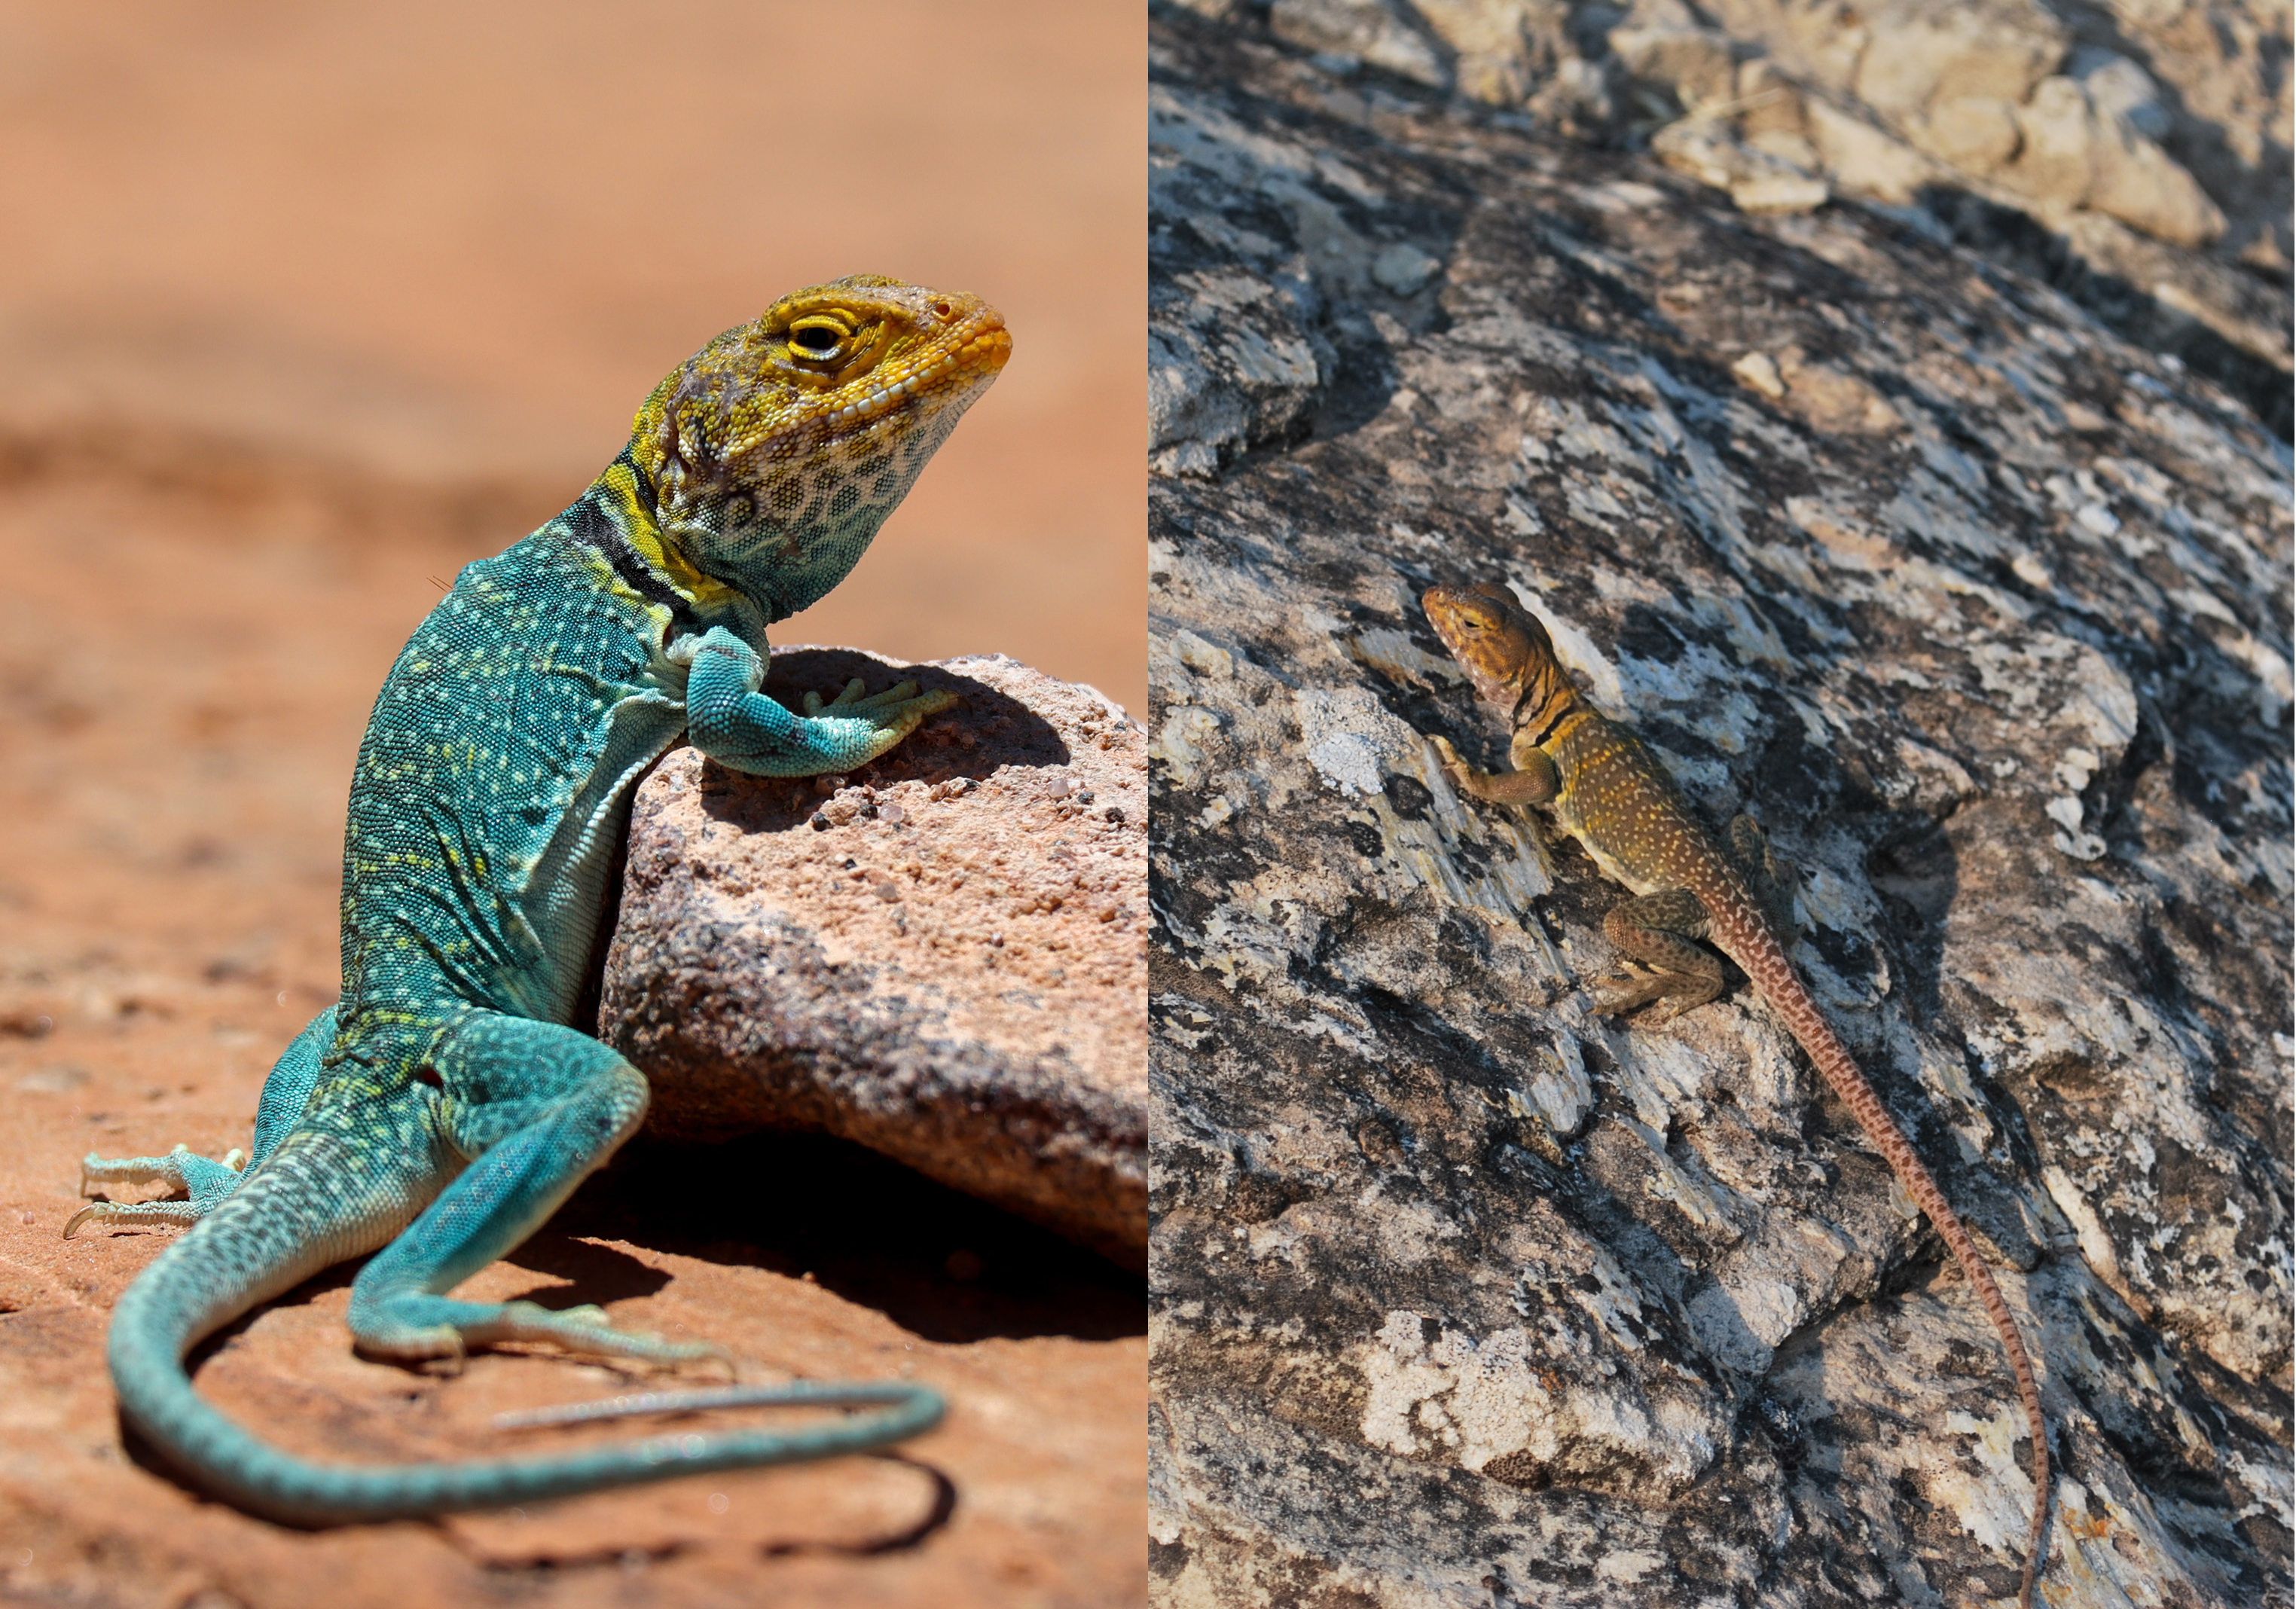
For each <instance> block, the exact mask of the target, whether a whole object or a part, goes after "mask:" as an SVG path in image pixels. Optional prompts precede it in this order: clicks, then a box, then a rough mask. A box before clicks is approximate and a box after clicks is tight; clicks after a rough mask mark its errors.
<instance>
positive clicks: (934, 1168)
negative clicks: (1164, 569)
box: [599, 648, 1147, 1267]
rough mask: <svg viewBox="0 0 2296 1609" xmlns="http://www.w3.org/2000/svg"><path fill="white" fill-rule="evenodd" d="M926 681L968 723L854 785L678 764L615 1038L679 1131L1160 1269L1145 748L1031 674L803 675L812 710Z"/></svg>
mask: <svg viewBox="0 0 2296 1609" xmlns="http://www.w3.org/2000/svg"><path fill="white" fill-rule="evenodd" d="M855 676H859V677H865V679H866V680H867V682H868V684H869V685H870V687H871V688H872V689H877V688H881V687H883V686H885V685H889V684H890V682H891V681H893V680H895V679H898V678H899V677H914V678H916V679H917V680H918V681H920V682H921V683H922V685H924V686H925V687H926V688H928V689H931V688H935V687H947V688H950V689H953V690H955V692H957V693H958V694H961V695H962V696H963V697H964V701H965V702H964V705H963V706H962V707H961V708H959V709H957V710H952V711H949V712H947V713H944V714H942V715H939V716H936V717H934V718H932V719H931V720H930V721H929V722H928V723H927V724H926V725H925V726H924V727H921V728H920V729H919V730H918V731H916V732H915V733H914V734H912V735H910V736H909V737H908V738H907V739H906V740H905V741H904V742H903V743H901V744H900V746H899V747H898V748H897V749H895V750H894V751H892V752H891V753H890V754H888V755H886V756H885V757H884V758H883V759H879V760H877V761H875V762H873V764H871V765H869V766H868V767H865V768H863V769H862V770H860V771H858V772H857V773H855V774H854V775H852V776H849V777H830V778H801V779H794V780H790V781H780V780H775V779H770V778H764V777H754V776H743V775H742V774H741V773H738V772H734V771H730V770H727V769H726V768H723V767H720V766H717V765H716V764H714V763H712V762H709V761H706V760H704V759H702V758H701V755H700V754H699V753H697V752H696V751H693V750H691V749H680V750H678V751H674V752H673V753H672V754H671V755H670V756H669V757H668V759H665V760H664V761H663V762H662V764H661V765H660V767H659V768H657V769H656V770H655V771H654V773H653V775H652V776H650V777H648V778H647V779H646V781H645V782H644V784H642V785H641V786H640V788H639V790H638V793H637V800H636V803H635V807H634V809H633V813H632V819H631V828H630V851H629V865H628V870H627V875H626V878H625V881H624V885H623V894H622V904H621V911H620V916H619V923H618V924H617V926H616V929H615V932H614V938H613V941H612V945H611V948H610V950H609V952H608V956H607V959H606V971H605V980H604V985H603V1001H602V1005H601V1009H600V1014H599V1037H600V1038H603V1039H604V1040H606V1041H607V1043H609V1044H611V1045H612V1046H613V1047H615V1048H617V1049H618V1050H620V1051H621V1052H622V1053H623V1054H624V1055H627V1056H628V1057H629V1058H630V1059H631V1060H632V1061H633V1062H635V1063H636V1064H637V1065H638V1067H640V1068H641V1069H642V1070H643V1071H644V1072H645V1073H646V1075H647V1077H648V1079H649V1080H651V1082H652V1086H653V1106H652V1112H651V1113H650V1115H649V1117H648V1119H647V1121H648V1125H649V1127H650V1129H652V1131H653V1132H655V1133H658V1134H660V1135H663V1136H665V1137H671V1138H676V1139H718V1138H726V1137H732V1136H734V1135H739V1134H743V1133H749V1132H752V1131H756V1130H759V1129H819V1130H823V1131H825V1132H827V1133H831V1134H834V1135H838V1136H840V1137H843V1138H846V1139H849V1140H853V1141H856V1142H857V1143H859V1144H862V1145H868V1146H870V1147H871V1148H873V1149H874V1150H877V1151H881V1152H882V1153H885V1154H887V1155H889V1156H891V1157H894V1158H896V1159H897V1160H898V1161H900V1162H905V1163H906V1164H908V1165H909V1166H910V1167H913V1168H914V1169H916V1170H918V1171H919V1172H921V1173H923V1174H925V1175H926V1176H927V1177H929V1178H934V1179H938V1180H939V1181H940V1182H941V1183H943V1184H947V1185H949V1186H954V1187H955V1188H957V1189H961V1190H964V1191H966V1192H967V1193H969V1194H973V1195H977V1196H980V1197H982V1198H983V1199H985V1200H988V1201H991V1202H994V1203H997V1204H998V1205H1000V1206H1002V1207H1005V1208H1006V1209H1007V1210H1009V1211H1013V1212H1017V1213H1019V1214H1021V1216H1023V1217H1025V1218H1029V1219H1033V1220H1035V1221H1037V1222H1038V1223H1042V1224H1044V1225H1046V1226H1047V1227H1051V1228H1053V1229H1055V1230H1058V1231H1059V1232H1061V1233H1062V1234H1063V1235H1068V1236H1069V1237H1070V1238H1071V1239H1074V1240H1077V1241H1079V1242H1081V1243H1082V1244H1087V1245H1089V1246H1091V1247H1093V1248H1094V1249H1095V1250H1097V1251H1100V1252H1103V1253H1105V1254H1107V1255H1109V1256H1111V1257H1113V1258H1115V1259H1117V1260H1119V1261H1124V1262H1126V1263H1128V1264H1129V1265H1130V1266H1133V1267H1138V1266H1140V1265H1141V1262H1142V1260H1143V1259H1144V1254H1145V1245H1146V1238H1147V1217H1146V1210H1147V1209H1146V1200H1147V1198H1146V1146H1147V1116H1146V1101H1147V1086H1146V1080H1145V1071H1144V1056H1145V1054H1146V1051H1145V1045H1146V1032H1147V1030H1146V1022H1145V1019H1144V1015H1143V1013H1142V1005H1141V1002H1142V998H1143V991H1144V987H1145V975H1146V973H1145V968H1146V956H1145V952H1144V932H1145V928H1146V915H1147V909H1146V866H1147V859H1146V842H1147V835H1146V816H1145V805H1146V787H1147V781H1146V770H1147V761H1146V759H1145V756H1144V749H1145V736H1144V734H1143V732H1142V731H1141V729H1140V728H1139V727H1138V726H1136V724H1134V723H1133V722H1132V721H1131V720H1129V719H1128V718H1127V717H1126V716H1125V714H1124V712H1123V710H1120V709H1119V708H1118V707H1117V706H1116V705H1114V704H1112V703H1111V702H1109V701H1108V700H1107V699H1105V698H1104V697H1103V696H1102V695H1101V694H1098V693H1096V692H1095V691H1094V690H1093V689H1092V688H1090V687H1085V686H1080V685H1073V684H1070V683H1066V682H1059V681H1055V680H1054V679H1053V678H1052V677H1047V676H1045V675H1042V674H1041V673H1039V672H1037V671H1035V670H1032V669H1029V667H1027V666H1025V665H1022V664H1021V663H1020V662H1019V661H1015V660H1011V659H1006V658H1003V657H1001V656H972V657H967V658H963V659H955V660H947V661H938V662H936V663H934V664H931V665H916V666H894V665H891V664H890V663H889V662H887V661H879V660H876V659H874V658H873V657H871V656H869V655H866V654H863V653H856V652H853V651H850V650H840V649H811V648H800V649H790V650H783V651H780V652H777V653H775V655H774V658H773V664H772V670H771V675H770V677H769V679H768V681H767V692H768V693H769V694H772V695H773V696H775V697H778V698H781V699H783V700H784V701H785V702H788V703H790V704H791V707H793V708H794V707H796V706H797V703H798V700H799V695H800V694H801V693H802V692H803V691H805V690H814V691H819V692H821V693H823V694H824V696H826V695H828V694H832V693H834V692H835V691H836V690H837V689H838V688H839V687H840V686H842V685H844V684H845V682H846V681H847V679H848V678H849V677H855Z"/></svg>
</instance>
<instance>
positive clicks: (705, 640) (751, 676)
mask: <svg viewBox="0 0 2296 1609" xmlns="http://www.w3.org/2000/svg"><path fill="white" fill-rule="evenodd" d="M765 680H766V664H765V661H764V660H763V659H762V658H761V657H760V656H759V655H758V651H757V650H756V649H754V648H752V647H750V644H747V643H745V642H743V641H742V639H741V638H740V637H738V636H734V634H733V633H732V632H730V631H728V630H726V628H724V627H723V626H714V627H712V628H710V629H709V633H708V634H707V635H706V636H703V637H702V638H701V641H700V642H699V643H697V644H695V645H694V648H693V669H691V671H690V672H689V673H688V675H687V677H686V684H685V730H686V736H687V737H688V738H689V739H690V740H691V741H692V742H693V746H694V747H695V748H697V749H699V750H701V751H702V752H703V753H704V754H707V755H708V756H709V758H710V759H714V760H717V762H718V763H720V764H721V765H727V766H731V767H733V768H734V769H735V770H737V771H748V772H750V773H752V774H753V775H756V776H824V775H827V774H830V773H833V772H839V771H850V770H852V769H854V768H857V767H859V766H864V765H866V764H867V763H868V762H869V761H871V760H873V759H876V758H877V757H878V756H879V755H881V754H882V753H884V752H885V751H887V750H889V749H890V748H891V747H892V746H893V745H894V744H896V743H899V742H900V741H901V740H902V739H903V738H905V737H906V736H907V735H909V734H910V733H912V732H914V731H915V730H916V729H917V727H919V726H920V725H921V724H922V722H923V721H924V719H925V718H926V717H928V716H931V715H935V714H938V713H939V712H940V711H941V710H947V709H948V708H950V707H951V706H953V705H954V704H955V702H957V700H956V694H954V693H950V692H948V691H947V690H946V689H936V690H935V691H933V692H931V693H920V692H919V691H918V690H917V684H916V683H914V682H902V683H899V684H898V685H894V686H891V687H888V688H886V689H885V690H884V691H883V692H881V693H877V694H866V695H865V694H864V693H863V691H862V683H861V682H860V681H859V679H858V678H856V679H855V680H854V681H852V682H851V683H849V685H847V686H846V688H845V690H844V691H843V692H841V693H840V694H838V695H837V696H836V697H835V698H833V699H832V700H830V701H829V702H827V703H824V702H822V700H821V696H820V694H811V693H809V694H807V695H806V699H805V709H806V712H805V714H803V715H801V716H800V715H793V714H791V712H790V711H789V710H785V709H783V707H782V706H781V705H780V704H778V703H775V702H774V701H773V700H772V699H769V698H767V696H766V695H765V694H762V693H760V692H758V688H760V687H762V686H763V685H765Z"/></svg>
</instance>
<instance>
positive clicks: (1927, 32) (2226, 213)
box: [1195, 0, 2296, 436]
mask: <svg viewBox="0 0 2296 1609" xmlns="http://www.w3.org/2000/svg"><path fill="white" fill-rule="evenodd" d="M1195 9H1197V10H1199V11H1202V12H1208V13H1210V14H1213V15H1217V16H1218V17H1220V18H1221V19H1223V20H1225V21H1227V22H1228V23H1229V24H1230V25H1231V26H1234V27H1238V28H1240V29H1246V30H1247V31H1248V30H1251V29H1253V28H1255V27H1256V26H1257V24H1258V20H1259V17H1260V16H1261V15H1263V14H1264V15H1265V16H1266V18H1267V22H1268V25H1269V27H1270V28H1271V29H1272V31H1273V33H1274V35H1275V37H1278V38H1280V39H1283V40H1287V41H1290V42H1292V43H1294V44H1297V45H1302V46H1304V47H1306V48H1308V49H1310V50H1313V51H1315V52H1316V53H1318V54H1319V58H1320V59H1321V60H1323V61H1324V62H1327V63H1330V64H1332V65H1333V66H1335V67H1338V68H1341V69H1343V70H1344V69H1349V68H1356V69H1360V70H1361V74H1362V78H1363V80H1364V82H1365V84H1370V83H1376V82H1378V81H1380V80H1381V78H1382V76H1383V75H1392V76H1393V77H1394V78H1396V79H1397V80H1398V81H1404V80H1407V81H1409V82H1410V83H1412V84H1413V85H1415V86H1422V87H1424V88H1431V89H1433V90H1435V91H1437V92H1439V93H1441V94H1448V95H1454V96H1456V97H1458V98H1461V99H1463V100H1467V101H1472V102H1476V103H1482V104H1486V105H1489V106H1492V107H1496V108H1502V109H1505V111H1508V112H1510V113H1513V114H1516V115H1525V116H1528V117H1529V118H1531V119H1534V120H1535V121H1537V122H1538V123H1540V124H1541V125H1542V126H1545V127H1552V128H1554V129H1557V130H1560V131H1562V132H1568V133H1573V134H1576V135H1581V136H1583V137H1588V138H1591V139H1593V140H1595V141H1596V142H1598V143H1601V144H1608V145H1611V146H1620V147H1625V148H1628V149H1641V148H1643V147H1644V145H1645V144H1647V145H1648V147H1649V148H1650V149H1652V150H1653V151H1655V152H1659V153H1661V155H1663V156H1665V157H1666V159H1667V160H1669V163H1670V164H1671V165H1673V166H1675V167H1676V168H1678V169H1679V170H1681V171H1683V172H1685V173H1688V174H1690V175H1691V176H1693V177H1696V178H1698V179H1700V180H1701V182H1702V183H1705V184H1708V185H1712V186H1713V187H1715V188H1716V189H1718V190H1723V191H1726V192H1728V193H1730V194H1731V196H1732V197H1733V198H1734V201H1736V203H1737V204H1738V205H1739V207H1740V208H1741V209H1743V210H1746V211H1749V212H1792V211H1808V210H1810V209H1814V208H1816V207H1817V206H1819V205H1822V204H1823V203H1824V202H1825V201H1826V200H1827V199H1828V198H1829V196H1831V197H1849V198H1857V199H1859V200H1863V201H1869V202H1874V203H1878V204H1881V205H1884V206H1891V207H1898V208H1902V209H1907V210H1908V211H1912V212H1917V213H1919V214H1920V215H1921V216H1922V217H1923V218H1925V219H1926V220H1927V222H1928V226H1931V227H1934V228H1937V229H1939V230H1941V231H1944V232H1947V233H1949V234H1952V235H1953V236H1954V237H1956V239H1957V240H1959V241H1960V242H1962V243H1964V244H1968V245H1972V246H1975V247H1977V248H1979V249H1980V250H1984V251H1986V252H1987V253H1989V255H1991V256H1993V257H1994V258H1995V259H1996V260H1997V261H2002V262H2005V263H2009V264H2012V265H2013V266H2015V267H2019V268H2021V270H2023V271H2025V272H2029V273H2038V274H2040V275H2042V276H2044V277H2049V278H2052V279H2053V280H2054V282H2055V283H2057V285H2058V288H2060V289H2061V290H2064V291H2068V292H2069V293H2071V294H2072V295H2073V296H2074V297H2075V298H2076V299H2077V300H2080V301H2082V302H2083V303H2084V304H2085V305H2087V307H2089V308H2091V310H2092V311H2095V312H2096V313H2098V314H2100V315H2101V316H2103V317H2105V318H2106V319H2107V320H2108V321H2110V322H2111V323H2112V324H2113V326H2114V327H2115V329H2116V330H2118V331H2119V332H2120V333H2121V334H2122V335H2124V336H2126V337H2128V339H2130V340H2133V341H2138V342H2140V343H2142V344H2144V345H2147V346H2149V347H2151V348H2152V349H2154V350H2156V351H2160V352H2165V353H2172V354H2174V355H2176V356H2177V357H2179V358H2180V359H2182V360H2183V361H2185V362H2186V363H2188V364H2192V365H2194V366H2197V367H2201V368H2203V369H2204V370H2206V371H2207V372H2208V373H2210V374H2212V375H2213V376H2214V377H2215V378H2217V379H2218V380H2219V381H2220V382H2224V383H2226V385H2228V386H2230V387H2232V388H2233V389H2234V390H2235V391H2236V392H2238V393H2239V394H2241V395H2242V396H2243V398H2245V399H2246V400H2247V401H2248V402H2249V405H2250V406H2251V408H2253V409H2254V410H2255V411H2256V412H2257V414H2258V415H2259V416H2260V417H2262V418H2264V419H2265V420H2266V421H2267V423H2269V424H2270V425H2272V426H2273V427H2274V428H2275V429H2276V430H2277V431H2279V432H2280V433H2281V434H2282V435H2283V436H2286V435H2287V434H2288V433H2289V432H2290V430H2291V423H2290V413H2289V400H2288V395H2289V390H2290V384H2291V369H2290V359H2289V349H2290V341H2291V331H2292V320H2291V316H2290V308H2289V295H2288V287H2289V271H2290V260H2291V242H2290V235H2289V228H2290V225H2289V217H2290V208H2291V204H2292V202H2291V189H2290V168H2291V161H2290V148H2291V145H2292V143H2296V132H2292V125H2296V93H2292V89H2291V81H2292V75H2291V73H2290V70H2289V64H2290V53H2291V46H2292V35H2296V21H2292V13H2291V12H2290V10H2289V8H2288V7H2287V6H2286V5H2284V4H2271V3H2267V0H2046V3H2045V0H1877V3H1874V4H1864V3H1861V4H1854V5H1853V4H1847V3H1846V0H1704V3H1703V4H1699V5H1693V4H1690V3H1689V0H1629V3H1628V4H1610V3H1608V0H1274V4H1273V5H1272V7H1268V8H1260V7H1257V6H1254V5H1251V4H1244V3H1243V0H1233V3H1228V4H1218V5H1214V4H1210V0H1206V3H1205V4H1201V5H1198V6H1196V8H1195Z"/></svg>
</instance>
